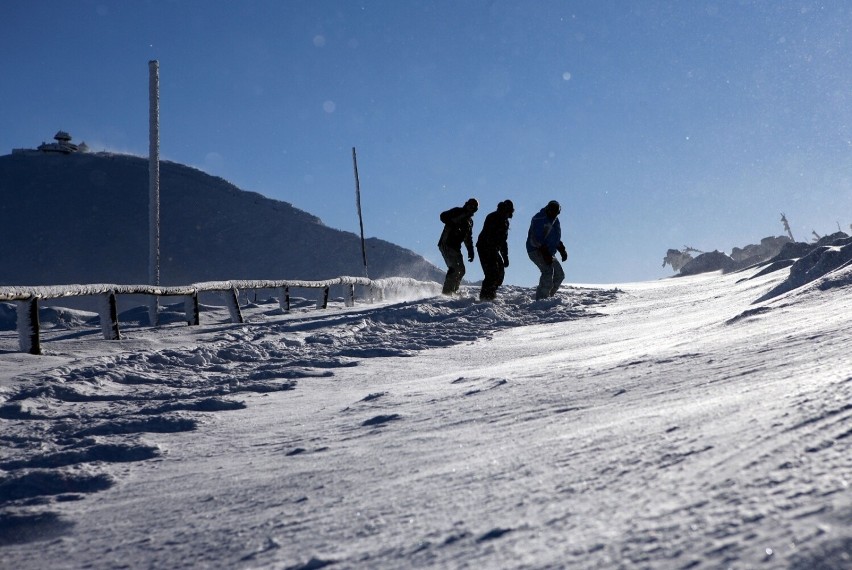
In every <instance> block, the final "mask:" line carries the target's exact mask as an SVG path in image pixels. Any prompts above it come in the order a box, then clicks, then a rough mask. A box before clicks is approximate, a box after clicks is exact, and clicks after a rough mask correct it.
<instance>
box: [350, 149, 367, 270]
mask: <svg viewBox="0 0 852 570" xmlns="http://www.w3.org/2000/svg"><path fill="white" fill-rule="evenodd" d="M352 164H353V166H354V167H355V205H356V206H357V207H358V224H359V225H360V226H361V256H362V257H363V258H364V277H367V278H369V277H370V275H369V274H368V272H367V246H366V244H365V242H364V217H363V216H362V215H361V181H360V180H358V159H357V157H356V156H355V147H354V146H353V147H352Z"/></svg>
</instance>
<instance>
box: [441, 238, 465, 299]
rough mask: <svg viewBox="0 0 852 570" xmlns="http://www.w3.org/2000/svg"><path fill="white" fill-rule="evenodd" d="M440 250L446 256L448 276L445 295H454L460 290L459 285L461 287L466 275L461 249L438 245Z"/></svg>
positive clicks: (445, 283) (445, 279)
mask: <svg viewBox="0 0 852 570" xmlns="http://www.w3.org/2000/svg"><path fill="white" fill-rule="evenodd" d="M438 249H440V250H441V255H442V256H444V262H445V263H446V264H447V276H446V278H444V289H443V293H444V295H452V294H453V293H456V292H457V291H458V290H459V285H461V281H462V278H463V277H464V274H465V271H464V258H463V257H462V253H461V247H448V246H446V245H438Z"/></svg>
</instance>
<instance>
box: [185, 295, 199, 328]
mask: <svg viewBox="0 0 852 570" xmlns="http://www.w3.org/2000/svg"><path fill="white" fill-rule="evenodd" d="M183 310H184V312H186V324H188V325H189V326H191V327H193V326H198V325H199V324H201V314H200V311H199V309H198V291H193V292H192V294H191V295H187V296H186V297H184V299H183Z"/></svg>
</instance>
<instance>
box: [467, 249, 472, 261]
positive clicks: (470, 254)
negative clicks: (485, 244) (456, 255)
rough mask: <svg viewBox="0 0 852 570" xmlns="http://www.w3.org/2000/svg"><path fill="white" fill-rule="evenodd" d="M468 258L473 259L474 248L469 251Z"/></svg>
mask: <svg viewBox="0 0 852 570" xmlns="http://www.w3.org/2000/svg"><path fill="white" fill-rule="evenodd" d="M467 260H468V261H473V250H470V251H468V252H467Z"/></svg>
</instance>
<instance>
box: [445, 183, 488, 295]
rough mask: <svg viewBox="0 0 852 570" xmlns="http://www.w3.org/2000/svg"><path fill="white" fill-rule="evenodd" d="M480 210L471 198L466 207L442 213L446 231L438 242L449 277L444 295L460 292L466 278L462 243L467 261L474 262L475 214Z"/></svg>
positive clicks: (446, 279)
mask: <svg viewBox="0 0 852 570" xmlns="http://www.w3.org/2000/svg"><path fill="white" fill-rule="evenodd" d="M478 209H479V202H477V201H476V198H471V199H470V200H468V201H467V202H465V203H464V206H458V207H455V208H450V209H449V210H447V211H446V212H441V221H442V222H444V231H443V232H441V239H439V240H438V249H440V250H441V255H443V256H444V261H445V262H446V264H447V277H446V278H445V279H444V290H443V293H444V295H452V294H453V293H456V292H458V290H459V285H461V280H462V277H464V273H465V269H464V258H463V257H462V253H461V246H462V243H464V245H465V246H466V247H467V260H468V261H473V214H475V213H476V211H477V210H478Z"/></svg>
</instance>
